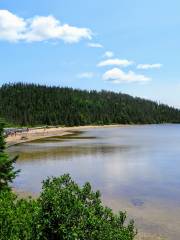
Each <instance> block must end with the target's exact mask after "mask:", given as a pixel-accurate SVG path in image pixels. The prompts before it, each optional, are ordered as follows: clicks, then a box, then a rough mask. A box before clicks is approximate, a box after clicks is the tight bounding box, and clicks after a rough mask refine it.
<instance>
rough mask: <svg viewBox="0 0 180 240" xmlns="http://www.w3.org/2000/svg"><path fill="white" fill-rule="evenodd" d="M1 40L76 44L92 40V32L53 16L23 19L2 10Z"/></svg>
mask: <svg viewBox="0 0 180 240" xmlns="http://www.w3.org/2000/svg"><path fill="white" fill-rule="evenodd" d="M0 39H1V40H7V41H12V42H13V41H21V40H24V41H27V42H38V41H45V40H63V41H64V42H67V43H76V42H79V41H80V40H81V39H89V40H90V39H92V32H91V30H90V29H88V28H78V27H75V26H70V25H68V24H61V23H60V21H59V20H57V19H56V18H55V17H53V16H36V17H33V18H31V19H23V18H20V17H18V16H16V15H14V14H13V13H11V12H9V11H7V10H0Z"/></svg>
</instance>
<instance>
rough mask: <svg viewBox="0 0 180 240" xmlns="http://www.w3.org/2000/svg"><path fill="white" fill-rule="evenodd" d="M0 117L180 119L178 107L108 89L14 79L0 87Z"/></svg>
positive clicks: (38, 120)
mask: <svg viewBox="0 0 180 240" xmlns="http://www.w3.org/2000/svg"><path fill="white" fill-rule="evenodd" d="M0 118H3V119H5V120H6V121H7V122H8V123H10V124H14V125H19V126H38V125H62V126H78V125H89V124H92V125H95V124H97V125H103V124H155V123H180V110H178V109H175V108H173V107H169V106H167V105H164V104H159V103H157V102H153V101H150V100H145V99H141V98H138V97H132V96H130V95H127V94H122V93H115V92H111V91H104V90H102V91H100V92H98V91H95V90H92V91H87V90H79V89H72V88H68V87H55V86H52V87H50V86H42V85H36V84H25V83H16V84H4V85H2V86H1V87H0Z"/></svg>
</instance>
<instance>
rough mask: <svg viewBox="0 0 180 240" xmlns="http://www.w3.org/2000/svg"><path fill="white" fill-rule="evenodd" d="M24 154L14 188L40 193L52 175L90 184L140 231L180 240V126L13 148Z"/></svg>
mask: <svg viewBox="0 0 180 240" xmlns="http://www.w3.org/2000/svg"><path fill="white" fill-rule="evenodd" d="M9 151H10V153H12V154H19V156H20V157H19V160H18V162H17V164H16V167H17V168H18V169H19V168H20V169H21V173H20V176H19V177H18V178H17V179H16V180H15V182H14V186H15V187H16V188H19V189H20V190H22V191H29V192H33V193H38V192H39V191H40V189H41V182H42V180H43V179H45V178H46V177H47V176H59V175H62V174H64V173H70V174H71V176H72V177H73V178H74V179H75V181H77V182H78V183H79V184H83V183H84V182H86V181H90V182H91V184H92V185H93V188H94V189H99V190H100V191H101V193H102V198H103V201H104V203H105V204H106V205H108V206H110V207H112V208H113V209H114V210H119V209H123V210H124V209H125V210H127V211H128V213H129V215H130V216H133V217H134V218H135V219H136V222H137V225H138V226H139V228H140V229H143V231H147V232H153V233H157V234H162V233H163V234H164V235H165V236H166V237H167V238H168V239H173V240H178V239H180V125H151V126H148V125H147V126H131V127H114V128H98V129H87V130H85V131H83V132H79V133H78V134H76V135H72V137H63V138H62V137H53V138H47V139H43V140H39V141H34V142H31V143H24V144H21V145H18V146H14V147H11V148H10V149H9Z"/></svg>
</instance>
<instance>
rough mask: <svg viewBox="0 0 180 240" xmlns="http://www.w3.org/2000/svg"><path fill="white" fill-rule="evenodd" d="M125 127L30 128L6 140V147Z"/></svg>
mask: <svg viewBox="0 0 180 240" xmlns="http://www.w3.org/2000/svg"><path fill="white" fill-rule="evenodd" d="M122 126H126V125H104V126H78V127H49V128H30V129H29V131H27V132H22V133H16V134H13V135H11V136H8V137H7V138H6V143H7V146H13V145H16V144H19V143H24V142H30V141H33V140H37V139H42V138H46V137H54V136H64V135H69V134H73V133H74V132H75V131H82V130H85V129H90V128H109V127H122Z"/></svg>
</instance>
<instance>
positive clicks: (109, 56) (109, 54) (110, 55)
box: [104, 51, 114, 58]
mask: <svg viewBox="0 0 180 240" xmlns="http://www.w3.org/2000/svg"><path fill="white" fill-rule="evenodd" d="M113 56H114V53H113V52H111V51H106V52H105V54H104V57H107V58H112V57H113Z"/></svg>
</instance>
